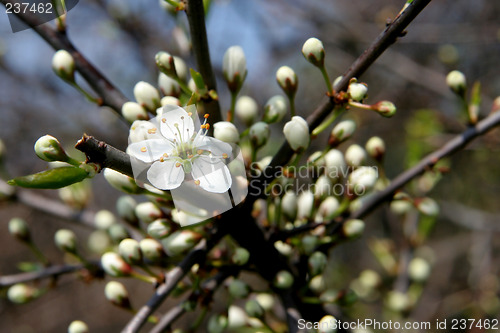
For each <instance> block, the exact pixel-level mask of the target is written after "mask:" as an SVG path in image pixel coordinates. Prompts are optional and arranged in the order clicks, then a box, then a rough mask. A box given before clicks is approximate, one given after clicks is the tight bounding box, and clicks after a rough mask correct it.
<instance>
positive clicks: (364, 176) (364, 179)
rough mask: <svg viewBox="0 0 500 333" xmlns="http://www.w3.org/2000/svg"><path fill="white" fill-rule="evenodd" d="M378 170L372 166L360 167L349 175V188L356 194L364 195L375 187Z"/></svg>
mask: <svg viewBox="0 0 500 333" xmlns="http://www.w3.org/2000/svg"><path fill="white" fill-rule="evenodd" d="M377 178H378V172H377V170H376V169H374V168H372V167H359V168H357V169H356V170H354V171H353V172H352V173H351V175H350V176H349V182H348V185H349V188H350V189H351V190H352V191H354V194H355V195H356V196H362V195H364V194H366V192H369V191H370V190H372V189H373V187H374V186H375V183H376V182H377Z"/></svg>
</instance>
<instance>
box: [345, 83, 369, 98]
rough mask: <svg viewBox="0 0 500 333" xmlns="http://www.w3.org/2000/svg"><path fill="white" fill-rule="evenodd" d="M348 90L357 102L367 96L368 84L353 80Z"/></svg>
mask: <svg viewBox="0 0 500 333" xmlns="http://www.w3.org/2000/svg"><path fill="white" fill-rule="evenodd" d="M347 92H348V93H349V95H350V96H351V99H352V100H353V101H356V102H361V101H362V100H364V99H365V98H366V94H367V93H368V86H367V85H366V84H364V83H358V82H353V83H351V84H349V88H347Z"/></svg>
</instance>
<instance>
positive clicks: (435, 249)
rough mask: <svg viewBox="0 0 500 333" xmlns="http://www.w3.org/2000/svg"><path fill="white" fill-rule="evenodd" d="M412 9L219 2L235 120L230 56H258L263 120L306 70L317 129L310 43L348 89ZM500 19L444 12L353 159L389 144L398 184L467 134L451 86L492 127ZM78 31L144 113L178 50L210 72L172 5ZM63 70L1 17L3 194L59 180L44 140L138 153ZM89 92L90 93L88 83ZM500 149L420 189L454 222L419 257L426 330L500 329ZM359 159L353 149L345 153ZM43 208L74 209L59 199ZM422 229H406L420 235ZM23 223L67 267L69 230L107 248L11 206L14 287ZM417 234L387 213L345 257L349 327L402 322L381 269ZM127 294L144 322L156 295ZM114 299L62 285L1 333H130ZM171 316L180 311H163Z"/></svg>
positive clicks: (363, 118)
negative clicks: (361, 321) (77, 324)
mask: <svg viewBox="0 0 500 333" xmlns="http://www.w3.org/2000/svg"><path fill="white" fill-rule="evenodd" d="M404 2H405V1H402V0H371V1H363V0H349V1H346V0H288V1H285V0H275V1H265V0H253V1H248V0H234V1H229V0H214V1H213V2H212V5H211V7H210V10H209V12H208V14H207V30H208V39H209V43H210V52H211V58H212V63H213V65H214V68H215V71H216V73H217V76H218V93H219V96H220V102H221V106H222V109H223V110H227V108H228V107H229V94H228V91H227V89H226V87H225V84H224V81H222V73H221V67H222V57H223V55H224V52H225V50H226V49H227V48H228V47H230V46H232V45H241V46H242V47H243V49H244V51H245V54H246V57H247V66H248V76H247V80H246V81H245V84H244V86H243V89H242V92H241V94H243V95H249V96H252V97H253V98H255V99H256V100H257V102H258V103H259V105H260V106H261V107H262V106H263V105H264V104H265V103H266V101H267V100H268V99H269V98H270V97H272V96H273V95H275V94H281V93H282V92H281V90H280V88H279V86H278V85H277V84H276V80H275V75H274V73H275V72H276V70H277V69H278V68H279V67H280V66H282V65H288V66H290V67H292V68H293V69H294V70H295V71H296V73H297V75H298V77H299V90H298V93H297V97H296V103H297V104H296V105H297V112H298V114H299V115H302V116H304V117H306V116H307V115H308V114H309V113H310V112H312V110H314V108H315V107H316V105H318V104H319V102H320V101H321V99H322V98H323V96H324V91H325V88H324V83H323V81H322V77H321V75H320V73H319V71H318V70H317V69H316V68H314V67H313V66H311V65H310V64H309V63H307V61H306V60H305V59H304V58H303V56H302V54H301V48H302V44H303V43H304V41H305V40H307V39H308V38H309V37H317V38H319V39H321V40H322V41H323V43H324V45H325V49H326V64H327V69H328V72H329V74H330V77H331V78H332V80H333V79H334V78H335V77H337V76H339V75H342V73H344V72H345V71H346V70H347V69H348V68H349V66H350V64H351V63H352V62H353V61H354V59H355V58H356V57H357V56H359V55H360V54H361V53H362V52H363V50H364V49H366V48H367V47H368V45H369V44H370V43H371V41H373V40H374V38H375V37H376V36H377V35H378V34H379V33H380V32H381V31H383V29H384V27H385V24H386V22H387V20H389V19H390V18H393V17H395V16H396V15H397V13H398V12H399V10H400V9H401V8H402V6H403V4H404ZM2 8H3V7H2ZM498 17H500V2H498V1H489V0H475V1H468V0H442V1H433V2H431V4H430V5H428V7H427V8H425V9H424V11H423V12H422V13H421V14H420V16H418V18H417V19H416V20H415V21H414V22H413V23H412V24H411V25H410V27H409V28H408V29H407V35H406V36H404V37H403V38H401V39H400V40H399V41H398V42H397V43H396V44H395V45H394V46H393V47H391V48H390V49H389V50H388V51H387V52H385V53H384V54H383V55H382V56H381V58H380V59H379V60H377V62H376V63H375V65H373V66H372V67H371V68H370V69H369V70H368V71H367V72H366V74H365V75H364V76H363V77H362V78H360V80H361V81H362V82H366V83H367V84H368V86H369V96H368V99H367V101H368V102H369V103H375V102H377V101H379V100H390V101H392V102H394V103H395V104H396V106H397V107H398V112H397V113H396V115H395V116H394V117H393V118H391V119H385V118H382V117H380V116H378V115H377V114H375V113H371V112H367V111H362V110H352V111H349V113H348V114H347V115H346V117H347V118H351V119H354V120H356V122H357V125H358V130H357V131H356V134H355V135H354V137H353V138H352V139H351V142H352V143H354V142H356V143H359V144H360V145H364V143H365V142H366V141H367V139H369V138H370V137H371V136H374V135H377V136H380V137H381V138H383V139H384V140H385V142H386V145H387V156H386V159H385V162H384V163H385V168H386V172H387V175H388V176H389V178H391V177H394V176H396V175H397V174H399V173H400V172H402V171H403V170H405V169H406V168H408V167H410V166H412V165H414V164H415V163H416V162H417V161H418V160H419V159H420V158H421V157H422V156H424V155H425V154H427V153H429V152H431V151H433V150H435V149H437V148H438V147H440V146H441V145H442V144H443V143H445V142H446V141H447V140H449V139H450V138H451V137H453V135H455V134H458V133H460V132H461V131H463V129H464V128H465V125H464V123H465V121H464V117H463V114H461V112H460V102H459V100H458V98H457V97H456V96H455V95H454V94H453V93H452V92H451V91H450V90H449V88H448V87H447V85H446V82H445V78H446V75H447V73H448V72H449V71H451V70H454V69H458V70H460V71H462V72H463V73H464V74H465V75H466V77H467V81H468V85H469V87H471V86H472V84H473V82H475V81H480V82H481V87H482V94H481V97H482V103H481V113H480V114H481V117H484V116H487V115H488V113H489V112H490V110H491V107H492V102H493V100H494V99H495V98H496V97H497V96H498V95H500V64H499V59H500V21H499V20H498ZM67 23H68V35H69V37H70V39H71V40H72V41H73V43H74V44H75V46H76V47H77V49H79V50H80V51H81V52H82V54H83V55H84V56H85V57H87V58H88V59H89V60H90V61H91V63H93V64H94V65H95V66H96V67H97V68H99V69H100V70H101V71H102V72H103V73H104V74H105V76H107V77H108V78H109V79H110V80H111V81H112V82H113V83H114V84H115V85H116V86H117V87H118V88H119V89H120V90H121V91H122V92H123V93H124V94H125V95H126V96H127V97H129V98H130V99H133V94H132V89H133V87H134V85H135V83H136V82H138V81H147V82H150V83H152V84H154V85H156V82H157V75H158V71H157V69H156V66H155V63H154V55H155V54H156V52H158V51H160V50H165V51H168V52H170V53H172V54H174V55H178V56H181V57H182V58H183V59H184V60H185V61H186V62H187V63H188V65H189V66H190V67H194V59H193V58H192V56H191V54H190V48H189V37H188V35H187V34H186V33H187V22H186V18H185V15H184V14H183V13H179V14H178V15H172V14H171V13H168V12H167V11H166V10H164V9H163V8H162V7H161V6H160V5H159V3H158V1H155V0H148V1H132V0H110V1H100V0H87V1H80V2H79V4H78V5H77V6H76V7H75V8H74V9H72V10H71V11H70V12H69V14H68V16H67ZM49 24H53V22H52V23H49ZM53 54H54V50H53V49H51V48H50V47H49V46H48V45H47V44H46V43H45V42H44V41H43V40H42V39H41V38H40V37H39V36H38V35H37V34H36V33H34V32H33V31H31V30H25V31H21V32H18V33H15V34H14V33H12V32H11V28H10V26H9V22H8V19H7V16H6V15H3V14H0V139H2V140H3V142H4V143H5V147H6V152H5V156H4V158H3V161H4V165H3V169H2V174H1V176H2V178H3V179H7V178H9V177H16V176H21V175H25V174H30V173H35V172H38V171H40V170H43V169H45V168H46V167H47V166H46V163H45V162H43V161H41V160H39V159H38V158H37V157H36V155H35V154H34V152H33V144H34V142H35V141H36V140H37V139H38V138H39V137H40V136H42V135H44V134H51V135H53V136H55V137H57V138H58V139H59V140H60V141H61V142H62V143H63V145H64V146H65V147H66V148H67V149H68V151H69V152H73V150H72V148H71V147H72V146H73V145H74V143H76V141H77V140H78V139H79V138H80V137H81V135H82V134H83V133H87V134H89V135H93V136H95V137H96V138H98V139H100V140H103V141H106V142H108V143H110V144H111V145H113V146H115V147H117V148H120V149H122V150H124V149H125V148H126V144H127V135H128V128H127V126H126V125H125V124H124V123H123V122H122V121H120V120H119V119H118V118H117V116H116V115H115V114H114V113H113V112H111V111H110V110H106V109H101V108H99V107H97V106H95V105H93V104H90V103H89V102H87V101H86V100H85V99H84V98H83V96H82V95H80V94H79V93H78V92H77V91H76V90H75V89H73V88H72V87H70V86H69V85H67V84H65V83H64V82H63V81H62V80H60V79H59V78H58V77H57V76H56V75H55V74H54V73H53V71H52V69H51V58H52V55H53ZM77 81H78V82H80V83H81V85H82V86H83V87H87V86H86V85H85V83H84V82H83V80H81V78H80V77H77ZM88 89H89V90H90V88H88ZM261 111H262V109H261ZM281 126H283V123H282V124H274V125H273V126H272V129H273V131H272V133H273V141H272V142H271V143H269V144H268V145H267V147H266V149H265V150H264V151H262V154H261V156H262V157H263V156H265V155H267V154H273V153H274V152H275V149H276V147H277V146H278V144H280V143H281V142H282V140H283V138H282V135H281V133H282V132H281ZM498 134H499V132H498V130H493V131H492V132H490V133H489V134H488V135H486V136H484V137H483V138H481V139H479V140H477V141H475V142H474V143H473V144H471V145H469V146H468V147H467V148H466V149H465V150H464V151H461V152H459V153H457V154H456V155H455V156H453V157H452V158H450V159H449V160H447V161H446V166H447V167H449V171H450V172H449V173H446V174H444V176H443V177H442V179H440V181H439V183H438V184H437V185H436V186H435V187H434V186H433V185H434V179H433V180H428V179H427V178H425V179H424V178H422V179H420V180H418V181H416V182H414V183H412V184H411V185H410V186H409V187H408V192H410V193H411V194H412V195H415V196H429V197H432V198H433V199H435V200H436V201H437V202H438V203H439V204H440V213H439V215H438V216H437V217H435V218H427V219H428V221H426V222H425V223H427V224H428V225H431V226H432V228H430V227H429V230H431V231H430V232H429V234H428V235H427V234H426V239H425V242H424V243H423V244H420V245H421V246H419V247H418V251H420V252H418V253H417V255H418V256H420V257H422V258H425V260H426V261H427V262H429V263H431V266H432V273H431V275H430V277H429V278H428V280H427V281H426V283H424V284H423V285H422V286H421V290H420V291H419V292H420V293H421V294H420V295H421V296H420V297H419V300H418V302H417V303H416V305H415V306H414V307H413V308H412V310H411V313H409V314H408V318H411V319H412V320H429V321H432V322H434V321H435V319H436V318H438V319H445V318H448V319H449V318H456V317H464V316H465V317H470V318H498V313H499V311H500V299H499V298H498V292H499V290H500V289H499V288H500V285H499V280H498V273H499V267H500V252H499V251H498V250H499V247H500V242H499V241H498V239H497V238H496V237H497V236H498V232H499V231H500V206H499V205H498V202H499V200H500V172H499V168H498V166H499V165H500V154H499V152H500V149H499V147H500V137H499V135H498ZM326 139H327V136H325V135H321V136H319V137H318V138H317V139H316V140H315V141H314V142H313V146H315V147H313V148H312V149H311V151H314V148H316V149H320V148H322V147H323V146H324V144H325V142H326V141H325V140H326ZM348 145H349V143H347V144H344V145H342V146H341V150H345V148H346V147H347V146H348ZM429 182H431V183H432V184H431V185H429V184H428V183H429ZM90 186H91V187H92V189H93V191H92V197H91V198H90V199H89V202H88V206H87V207H86V209H88V210H89V211H97V210H100V209H109V210H112V211H114V206H115V201H116V199H117V198H118V196H119V193H118V192H117V191H116V190H114V189H112V188H111V186H109V185H108V184H107V183H106V182H105V181H104V179H103V177H102V175H98V176H96V177H95V178H94V179H93V180H92V182H91V185H90ZM34 192H37V193H38V194H39V195H43V196H47V197H49V198H53V199H54V200H60V199H59V193H58V191H34ZM411 215H412V214H409V216H407V217H406V218H407V219H411V218H413V219H418V217H415V216H413V217H412V216H411ZM414 215H415V214H414ZM12 217H22V218H24V219H26V220H27V221H28V223H29V225H30V228H31V229H32V234H33V237H34V238H35V241H36V242H37V244H38V245H39V246H40V248H41V249H42V250H43V251H44V253H45V254H46V255H47V256H48V258H49V259H50V260H51V261H53V262H54V263H62V262H63V258H62V255H61V253H60V251H58V250H57V249H56V247H55V245H54V244H53V241H52V239H53V235H54V232H55V231H56V230H57V229H59V228H62V227H65V228H71V229H73V230H75V232H77V233H78V234H79V235H81V236H82V237H81V240H82V243H83V245H82V247H84V248H85V247H86V244H85V239H87V236H88V235H90V233H91V232H92V230H91V229H90V228H87V227H85V226H82V225H77V224H75V223H73V224H70V225H68V222H65V221H59V220H57V219H55V218H53V217H52V216H49V215H45V214H42V213H40V212H38V211H34V210H31V209H28V208H26V207H25V206H23V205H21V204H18V203H16V202H1V201H0V231H1V232H0V244H2V245H1V251H0V275H8V274H14V273H16V272H19V271H18V269H17V264H18V263H19V262H23V261H33V260H34V258H33V256H32V254H31V253H30V252H29V250H28V249H27V248H26V247H25V246H23V245H22V244H20V243H19V242H17V241H16V240H15V239H13V238H12V237H11V236H10V235H9V234H8V232H7V224H8V221H9V220H10V219H11V218H12ZM405 223H408V222H407V221H406V222H405V221H403V222H402V221H401V219H400V218H397V217H395V216H394V214H392V213H391V212H389V210H388V209H387V207H382V208H380V209H378V210H377V211H376V212H375V213H373V214H372V215H371V216H370V217H369V218H368V219H367V230H366V231H365V234H364V236H363V237H362V238H361V239H359V240H357V241H356V242H354V243H352V242H350V243H347V244H345V245H342V246H340V247H338V248H335V249H334V250H333V251H332V260H331V263H330V265H329V275H328V276H329V281H330V282H328V283H331V287H332V288H336V289H339V290H351V289H353V290H354V292H357V294H358V296H359V298H360V299H359V300H358V301H357V302H356V303H354V304H352V305H349V306H347V305H346V308H343V309H342V311H343V312H344V313H345V314H346V316H347V317H348V318H350V319H353V320H354V319H357V318H379V319H380V320H381V319H382V318H389V317H387V314H385V312H384V311H385V310H384V309H385V307H384V306H383V305H384V304H385V302H387V298H386V297H385V296H384V295H385V294H384V293H386V292H387V291H389V290H391V288H392V283H393V282H394V281H397V278H394V276H393V275H392V277H391V274H392V273H391V272H389V271H388V269H387V267H385V266H384V263H383V260H382V261H381V260H380V259H381V256H382V255H381V254H380V251H382V252H383V249H384V248H386V249H390V251H392V252H394V253H404V250H405V249H404V248H405V245H404V242H401V241H400V240H401V239H402V238H403V237H402V236H401V235H402V234H404V232H405V231H404V228H405V225H407V224H405ZM388 251H389V250H388ZM86 253H88V255H89V257H90V258H94V259H98V258H99V257H98V255H97V254H95V253H94V254H92V250H91V249H86ZM366 269H370V270H373V271H375V272H377V273H378V274H379V276H381V277H382V281H383V282H382V284H383V286H382V287H381V288H380V290H379V291H377V292H375V293H374V294H370V295H364V296H363V295H362V294H363V292H362V291H359V290H357V291H356V285H355V284H354V287H353V284H352V283H353V282H352V281H358V280H359V277H360V274H361V273H362V272H363V271H364V270H366ZM355 279H358V280H355ZM122 280H123V279H122ZM384 281H385V282H384ZM388 281H389V282H388ZM122 282H124V284H126V286H127V287H128V288H129V291H130V293H131V294H132V295H133V296H132V297H131V299H132V303H133V304H134V305H136V306H137V307H138V306H140V305H142V304H143V303H144V302H145V301H146V300H147V299H148V298H149V297H150V295H151V293H152V290H149V289H148V287H144V285H143V284H140V283H139V284H137V283H134V282H133V281H129V280H125V281H122ZM257 282H258V281H257ZM104 285H105V282H104V281H92V282H90V283H85V282H83V281H82V280H81V279H79V278H77V277H76V276H75V275H68V276H63V277H61V278H60V280H59V284H58V287H57V288H56V289H55V290H51V291H50V292H49V293H47V294H46V295H44V296H42V297H40V298H39V299H36V300H34V301H33V302H31V303H29V304H25V305H13V304H11V303H9V302H8V301H7V300H6V299H5V298H1V299H0V323H2V324H1V327H2V328H1V331H2V332H15V333H30V332H64V331H65V330H66V328H67V325H68V324H69V323H70V322H71V321H72V320H74V319H81V320H84V321H86V322H87V323H89V324H90V329H91V332H118V331H119V330H120V329H121V328H122V327H123V325H124V323H125V322H127V321H128V319H129V318H130V315H129V314H128V313H125V312H124V311H122V310H121V309H118V308H116V307H113V306H112V305H111V304H110V303H109V302H107V301H106V299H105V298H104V293H103V289H104ZM358 289H359V286H358ZM221 292H224V290H222V291H221ZM3 294H4V292H3ZM168 307H169V304H168V303H167V304H165V305H164V306H163V307H162V308H161V311H165V310H166V309H168ZM186 318H187V320H189V318H190V317H189V316H186ZM181 325H182V323H181ZM477 331H479V330H477Z"/></svg>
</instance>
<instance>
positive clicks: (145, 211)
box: [135, 202, 163, 223]
mask: <svg viewBox="0 0 500 333" xmlns="http://www.w3.org/2000/svg"><path fill="white" fill-rule="evenodd" d="M135 214H136V215H137V217H138V218H139V219H140V220H141V221H142V222H144V223H151V222H153V221H154V220H156V219H159V218H161V217H163V212H162V211H161V209H160V208H158V206H156V205H155V204H153V203H152V202H143V203H140V204H138V205H137V206H136V207H135Z"/></svg>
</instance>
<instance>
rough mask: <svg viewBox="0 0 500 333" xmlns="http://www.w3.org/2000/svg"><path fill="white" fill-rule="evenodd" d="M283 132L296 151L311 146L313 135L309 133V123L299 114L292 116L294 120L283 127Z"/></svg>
mask: <svg viewBox="0 0 500 333" xmlns="http://www.w3.org/2000/svg"><path fill="white" fill-rule="evenodd" d="M283 134H285V138H286V140H287V141H288V144H289V145H290V147H292V149H293V150H295V151H301V150H303V149H306V148H307V147H309V142H310V141H311V137H310V135H309V125H308V124H307V122H306V121H305V120H304V118H302V117H299V116H294V117H292V120H290V121H289V122H287V123H286V124H285V127H283Z"/></svg>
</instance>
